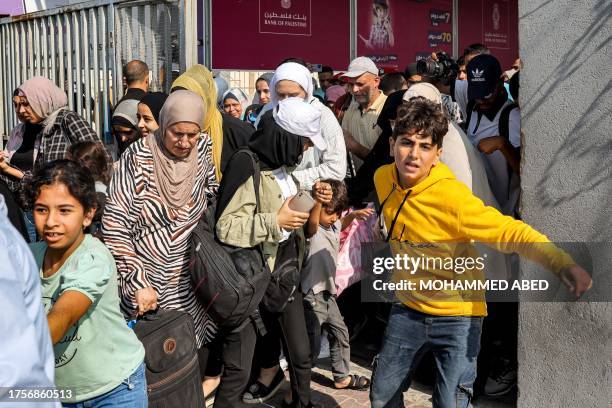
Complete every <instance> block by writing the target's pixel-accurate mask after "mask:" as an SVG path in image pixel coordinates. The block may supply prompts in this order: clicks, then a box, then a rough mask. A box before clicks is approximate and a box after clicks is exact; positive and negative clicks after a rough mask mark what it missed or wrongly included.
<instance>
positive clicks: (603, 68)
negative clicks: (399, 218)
mask: <svg viewBox="0 0 612 408" xmlns="http://www.w3.org/2000/svg"><path fill="white" fill-rule="evenodd" d="M519 43H520V55H521V57H522V58H523V61H524V64H525V68H524V71H522V72H521V89H520V92H521V95H520V103H521V106H522V118H523V123H522V125H523V131H524V139H523V146H524V150H523V163H522V191H523V193H522V214H523V216H524V219H525V220H526V221H527V222H528V223H530V224H531V225H533V226H534V227H536V228H537V229H539V230H541V231H542V232H544V233H545V234H547V235H548V236H549V237H550V238H551V239H552V240H555V241H558V242H564V241H580V242H589V241H604V242H606V241H607V242H608V244H607V246H605V247H604V249H603V250H599V251H595V253H594V254H593V269H594V273H595V275H594V276H600V277H601V278H600V279H599V282H601V281H602V280H603V279H602V278H603V277H605V275H608V276H609V275H612V251H610V247H611V246H610V244H609V243H611V242H612V228H611V227H612V221H611V220H612V211H611V208H612V205H611V204H612V199H611V197H612V177H611V175H612V174H611V168H612V154H611V151H612V108H611V104H612V102H611V100H612V99H611V98H612V53H611V48H612V2H610V1H609V0H598V1H586V0H581V1H576V0H519ZM600 248H601V246H600ZM522 267H523V268H524V269H525V272H527V273H528V274H529V272H530V271H529V267H528V266H527V265H526V264H523V265H522ZM598 274H599V275H598ZM594 282H595V284H597V283H598V280H597V279H594ZM519 319H520V320H519V350H518V352H519V400H518V406H519V407H529V408H531V407H544V406H546V407H562V406H563V407H603V406H606V407H609V406H610V405H609V404H610V401H612V304H611V303H545V304H544V303H522V304H521V305H520V317H519Z"/></svg>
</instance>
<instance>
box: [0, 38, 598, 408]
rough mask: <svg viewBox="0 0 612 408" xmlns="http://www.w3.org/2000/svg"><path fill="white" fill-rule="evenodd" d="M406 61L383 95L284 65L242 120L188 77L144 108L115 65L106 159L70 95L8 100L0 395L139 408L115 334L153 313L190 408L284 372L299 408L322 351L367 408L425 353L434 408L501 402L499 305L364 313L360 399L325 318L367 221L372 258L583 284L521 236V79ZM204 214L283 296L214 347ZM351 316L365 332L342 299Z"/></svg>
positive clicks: (385, 396) (216, 88)
mask: <svg viewBox="0 0 612 408" xmlns="http://www.w3.org/2000/svg"><path fill="white" fill-rule="evenodd" d="M390 41H392V39H391V40H390ZM423 62H425V64H423ZM423 62H419V63H416V62H415V63H413V64H410V65H409V66H408V67H407V68H406V70H405V71H404V72H388V73H385V74H383V73H382V71H381V70H380V69H379V67H377V66H376V64H375V63H374V62H373V61H372V60H371V59H369V58H367V57H358V58H356V59H354V60H353V61H351V63H350V64H349V66H348V67H346V68H347V69H346V70H344V72H337V71H334V70H333V69H332V68H331V67H328V66H323V67H322V68H321V69H320V70H319V71H320V72H318V73H317V75H316V77H317V78H316V79H318V82H317V80H315V76H314V75H313V72H312V70H313V66H312V65H309V64H308V63H307V62H305V61H303V60H301V59H299V58H289V59H287V60H285V61H282V62H281V63H280V64H279V65H278V66H277V67H276V69H275V70H274V72H269V73H265V74H263V75H261V77H259V78H258V79H257V81H256V83H255V90H256V92H255V95H254V97H253V98H252V99H251V100H249V97H248V96H247V94H246V93H245V92H244V91H243V90H241V89H239V88H231V89H230V88H229V86H228V85H227V82H226V81H224V80H223V79H222V78H221V77H214V76H213V74H212V73H211V72H210V71H209V70H208V69H207V68H206V67H204V66H202V65H195V66H193V67H190V68H189V69H188V70H187V71H186V72H184V73H183V74H182V75H180V76H179V77H178V78H177V79H176V80H175V81H174V82H173V84H172V87H171V90H170V94H169V95H168V94H165V93H163V92H151V91H150V90H149V89H148V84H149V78H148V76H149V69H148V67H147V65H146V64H145V63H144V62H142V61H137V60H135V61H131V62H129V63H127V64H126V65H125V67H124V72H123V75H124V80H125V85H126V87H127V90H126V93H125V95H124V96H123V97H122V98H121V99H120V100H119V101H118V102H117V103H116V104H115V106H114V107H113V110H112V122H111V126H112V133H113V135H114V138H115V140H114V143H113V145H112V146H105V145H104V144H103V143H102V140H101V138H100V136H99V135H98V134H96V132H95V131H94V130H93V129H92V127H91V125H90V124H89V123H87V121H85V120H84V119H83V118H82V117H81V116H80V115H79V114H78V113H76V112H74V111H73V110H71V109H69V108H68V101H67V96H66V93H67V92H68V93H70V92H71V90H69V89H68V90H63V89H60V88H59V87H58V86H57V85H56V84H54V83H53V82H52V81H50V80H49V79H47V78H44V77H34V78H31V79H29V80H27V81H25V82H24V83H23V84H22V85H20V86H19V87H18V88H17V89H16V90H15V91H14V93H13V95H12V101H13V105H14V108H15V113H16V115H17V117H18V119H19V122H20V123H19V124H18V125H17V126H16V127H15V128H14V129H13V130H12V132H11V134H10V136H9V138H8V143H7V144H6V148H5V150H4V151H3V152H0V187H2V188H1V192H2V197H3V198H0V241H2V243H3V245H0V248H2V249H1V250H2V251H3V252H4V254H5V255H6V256H3V258H2V259H6V260H7V263H6V264H4V265H2V266H0V273H2V276H0V292H1V296H0V305H2V309H3V310H4V312H5V315H6V316H9V321H10V322H9V323H6V326H5V323H2V325H0V327H2V331H3V338H2V340H0V344H2V345H3V347H2V351H0V366H2V367H9V368H7V369H6V370H5V369H4V368H3V369H2V370H1V371H2V372H0V386H3V387H20V386H54V385H55V386H57V387H58V388H59V389H70V390H73V393H71V395H69V396H68V395H64V396H63V397H64V398H62V401H61V402H62V404H63V406H67V407H83V406H92V407H96V406H109V407H110V406H113V407H114V406H116V407H145V406H147V381H146V376H145V371H146V368H147V367H146V364H145V348H143V345H142V344H141V342H140V340H139V338H138V337H137V336H136V334H135V333H134V330H132V328H131V325H128V321H133V320H136V321H138V318H139V316H143V315H145V314H147V313H152V312H154V311H156V310H160V309H161V310H180V311H183V312H186V313H188V314H189V316H190V317H191V319H192V320H193V323H194V328H195V339H194V341H195V343H196V344H197V348H198V349H197V360H198V365H199V371H200V379H201V382H202V393H203V395H204V397H205V398H206V404H207V406H214V407H217V408H223V407H235V406H238V405H239V403H240V402H243V403H247V404H248V403H261V402H265V401H268V400H269V399H270V398H272V397H273V396H274V395H275V394H276V393H277V392H278V391H279V389H280V388H281V386H282V384H283V382H284V381H286V380H285V372H284V371H285V369H286V371H288V374H289V379H290V388H289V391H288V392H287V393H286V394H285V395H284V398H283V406H287V407H310V406H312V402H311V389H310V381H311V371H312V368H313V366H314V365H315V364H317V359H318V356H319V354H320V351H321V348H322V347H321V344H322V342H321V340H322V337H326V340H328V341H327V343H328V345H329V346H328V347H329V354H330V358H331V367H332V373H333V387H334V388H337V389H343V388H349V389H355V390H363V391H366V390H368V389H369V392H370V401H371V403H372V406H373V407H391V406H393V407H397V406H403V397H402V395H403V392H404V391H406V390H407V389H408V387H409V386H410V383H411V380H412V378H413V376H414V374H415V369H416V367H417V365H418V363H419V361H420V359H421V358H422V357H423V355H424V354H425V353H426V352H431V354H432V355H433V363H432V364H435V370H436V372H437V376H436V380H435V386H434V392H433V404H434V406H436V407H451V406H452V407H455V406H458V407H459V406H460V407H467V406H469V404H470V401H471V400H472V399H473V397H474V394H475V387H474V383H475V381H476V373H477V367H478V368H479V369H480V368H483V367H484V370H483V373H484V378H485V380H484V381H483V387H482V388H483V392H485V393H487V394H490V395H501V394H504V393H506V392H508V391H509V390H510V389H511V388H512V387H513V385H514V384H515V382H516V364H517V363H516V335H517V325H516V321H517V317H516V315H517V307H516V304H512V303H508V304H494V303H491V304H489V305H487V304H486V303H485V302H484V301H482V300H481V301H476V300H474V301H472V300H457V299H453V298H452V294H447V295H448V296H450V298H447V299H446V300H438V299H439V298H435V297H431V296H428V295H427V294H422V293H406V292H399V291H398V293H397V294H396V295H397V302H396V303H393V305H392V306H389V308H387V309H383V310H385V312H384V314H385V316H384V320H385V321H386V322H387V326H386V330H385V334H384V336H380V344H379V345H380V349H379V350H378V355H377V357H376V359H375V363H374V369H373V374H372V378H367V377H364V376H361V375H358V374H355V373H354V372H353V371H352V370H351V344H350V339H351V334H353V335H356V334H357V333H356V331H355V328H354V327H352V326H349V325H347V323H346V322H345V320H344V318H343V313H342V310H341V309H342V308H341V307H340V306H339V301H338V300H339V299H338V295H337V285H336V279H335V277H336V268H337V262H338V256H339V252H340V250H341V248H342V246H343V245H345V244H346V242H345V241H344V240H346V239H347V238H346V237H347V234H345V232H346V231H348V230H349V229H350V228H353V227H354V226H355V225H360V224H365V223H368V222H369V221H368V220H372V218H376V219H377V224H378V225H379V226H380V231H379V235H380V237H379V239H380V240H381V241H383V242H389V243H393V242H398V243H406V242H409V243H437V242H440V243H442V242H443V243H448V242H471V241H479V242H486V243H489V244H490V245H491V246H492V247H495V249H497V250H498V251H500V252H496V254H497V255H492V256H491V262H490V264H492V265H494V266H493V267H491V268H494V269H495V271H494V272H495V273H497V274H498V275H500V276H503V277H504V278H507V279H510V278H511V277H513V276H516V262H515V261H514V260H513V258H511V257H508V256H506V255H503V254H502V253H506V254H507V253H513V252H519V253H521V255H524V256H526V257H528V258H530V259H534V260H537V261H538V262H540V263H542V264H544V266H546V267H547V268H548V269H550V270H551V271H552V272H553V273H555V274H557V275H558V276H559V278H560V279H561V280H562V281H563V282H564V283H565V284H566V285H567V286H568V288H569V290H570V291H571V292H572V293H574V294H575V295H576V296H580V295H581V294H582V293H584V292H585V291H586V290H588V289H589V287H590V283H591V280H590V277H589V275H588V274H587V272H586V271H584V269H582V268H581V267H580V266H578V265H576V264H575V262H574V261H573V260H572V258H571V257H570V256H569V255H567V254H566V253H565V252H563V251H562V250H560V249H558V248H557V247H556V246H554V245H553V244H552V243H550V242H549V241H548V239H547V238H546V236H544V235H543V234H541V233H539V232H537V231H535V230H534V229H532V228H531V227H529V226H528V225H527V224H525V223H524V222H522V221H521V220H520V214H519V213H518V210H517V203H518V199H519V192H520V182H519V180H520V143H521V126H520V107H519V105H518V101H519V98H518V84H519V82H518V81H519V75H520V69H521V67H522V65H521V62H520V60H517V61H516V62H515V64H514V65H513V67H512V69H510V70H507V71H503V70H502V68H501V65H500V63H499V61H498V60H497V59H496V58H495V57H494V56H493V55H491V54H490V52H489V50H488V49H487V48H486V47H484V46H482V45H480V44H474V45H472V46H470V47H469V48H468V49H466V50H465V52H464V53H463V55H462V56H461V57H460V58H459V59H458V60H457V61H454V60H452V59H451V58H450V57H448V56H447V55H445V54H444V53H436V54H432V56H431V57H430V58H429V59H427V61H423ZM428 66H436V67H437V68H439V69H435V70H431V69H428ZM245 149H248V151H249V152H250V153H251V154H253V155H254V157H256V158H257V160H256V162H254V163H255V164H252V165H250V164H249V162H248V161H246V160H245V159H244V157H245V156H243V155H241V153H243V152H244V150H245ZM304 196H306V198H305V199H304V200H302V198H303V197H304ZM297 198H300V200H297ZM298 201H299V203H298ZM305 201H306V202H309V204H310V205H309V206H307V207H302V204H303V203H304V202H305ZM368 203H374V204H373V205H371V204H370V205H368ZM210 211H213V212H214V220H215V226H214V235H215V237H216V240H218V242H219V243H220V244H223V245H225V246H227V247H232V248H260V250H261V253H262V254H263V259H264V268H265V269H266V270H269V272H270V274H271V275H273V276H276V275H279V274H283V275H282V279H285V281H283V282H284V283H287V282H289V286H290V287H292V288H293V289H292V290H291V291H289V292H287V294H285V295H281V299H280V301H279V299H278V293H285V292H282V291H281V292H275V296H276V298H274V299H272V298H271V297H272V295H271V294H270V293H271V292H272V291H271V290H267V291H266V293H265V294H264V295H263V300H262V301H261V303H260V304H259V307H258V308H257V313H256V314H254V316H255V317H252V316H251V317H249V319H247V320H245V321H244V323H242V324H240V325H239V326H237V327H232V328H230V329H228V328H227V327H226V325H225V322H223V321H218V320H216V319H215V318H214V317H213V316H212V315H211V314H210V313H209V309H208V307H209V306H210V305H207V304H206V303H205V302H203V300H202V299H200V298H198V296H197V292H196V290H195V288H194V284H193V283H192V279H191V274H192V268H193V259H192V239H193V237H192V232H193V231H194V229H195V228H197V227H198V224H199V222H200V220H201V219H202V218H203V217H204V216H205V214H206V213H207V212H210ZM11 225H12V226H11ZM368 225H370V224H368ZM16 231H19V233H20V234H21V237H19V236H18V235H19V234H18V233H17V232H16ZM25 242H29V243H30V244H29V249H28V248H27V247H26V246H25V245H26V244H25ZM531 243H546V245H527V244H531ZM400 247H401V248H405V247H404V246H400ZM448 255H449V256H453V253H449V254H448ZM486 272H487V273H489V272H490V271H488V270H487V271H486ZM423 273H428V274H431V275H434V276H440V277H442V278H445V277H446V278H448V276H446V275H444V272H443V271H438V270H429V271H423ZM474 273H475V274H476V276H477V277H479V276H480V277H481V278H482V274H483V273H484V271H482V270H479V271H475V272H474ZM479 273H480V274H481V275H478V274H479ZM270 285H271V284H270ZM283 296H284V297H283ZM351 308H354V309H355V310H357V311H358V313H362V314H363V315H364V317H367V315H368V314H369V313H370V311H368V310H367V309H368V307H367V306H364V305H363V304H361V303H360V302H359V299H357V300H356V301H355V302H353V304H351ZM487 310H488V311H489V316H488V317H487V318H486V319H485V317H486V316H487ZM5 321H6V319H3V322H5ZM483 322H484V327H483ZM136 324H138V323H136ZM262 327H263V329H262ZM481 334H482V343H481ZM353 337H354V336H353ZM481 344H482V346H481ZM481 349H482V353H481ZM77 351H78V352H77ZM479 355H482V356H484V357H486V358H485V360H486V361H485V362H484V363H483V362H482V361H480V362H479ZM26 356H27V358H26ZM481 360H482V358H481ZM11 361H12V362H13V363H11ZM281 361H285V362H286V363H287V367H284V366H283V364H281ZM9 372H10V375H9V374H8V373H9ZM0 394H1V391H0Z"/></svg>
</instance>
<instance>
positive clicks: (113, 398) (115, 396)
mask: <svg viewBox="0 0 612 408" xmlns="http://www.w3.org/2000/svg"><path fill="white" fill-rule="evenodd" d="M148 405H149V400H148V397H147V379H146V377H145V364H144V362H143V363H142V364H140V365H139V366H138V368H137V369H136V371H134V372H133V373H132V374H131V375H130V376H129V377H128V378H126V379H125V380H123V382H122V383H121V384H119V385H118V386H117V387H115V388H113V389H112V390H110V391H109V392H107V393H106V394H102V395H100V396H99V397H95V398H91V399H88V400H86V401H81V402H77V403H73V404H69V403H63V404H62V406H63V407H64V408H98V407H100V408H114V407H117V408H147V407H148Z"/></svg>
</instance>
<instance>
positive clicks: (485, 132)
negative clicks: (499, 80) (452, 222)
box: [455, 81, 521, 215]
mask: <svg viewBox="0 0 612 408" xmlns="http://www.w3.org/2000/svg"><path fill="white" fill-rule="evenodd" d="M455 99H456V101H457V103H458V105H459V108H460V109H461V112H462V114H463V115H464V117H466V118H467V103H468V98H467V81H456V82H455ZM511 103H512V102H511V101H506V102H505V103H504V105H503V106H502V107H501V109H500V110H499V111H498V112H497V114H496V115H495V117H494V118H493V120H489V118H488V117H487V116H486V115H484V114H483V115H479V114H478V112H477V111H473V112H472V115H471V118H470V123H469V124H468V128H467V132H466V133H467V136H468V139H469V140H470V141H471V142H472V145H473V146H474V147H475V148H478V143H479V142H480V141H481V140H482V139H486V138H488V137H492V136H499V117H500V115H501V112H502V110H503V109H504V108H505V107H506V106H507V105H509V104H511ZM479 116H480V122H479V121H478V117H479ZM508 139H509V141H510V144H511V145H512V146H514V147H516V148H518V147H520V146H521V112H520V110H519V109H518V108H515V109H512V111H510V116H509V122H508ZM481 154H482V157H483V160H484V163H485V169H486V171H487V177H488V179H489V184H490V186H491V190H492V191H493V194H494V195H495V198H496V199H497V202H498V203H499V205H500V206H501V209H502V212H503V213H504V214H509V215H512V213H513V212H514V208H515V207H516V203H517V201H518V195H519V192H520V182H519V179H518V175H517V174H516V173H514V172H512V171H511V170H509V168H508V162H507V161H506V158H505V157H504V155H503V154H502V153H501V152H500V151H499V150H498V151H495V152H493V153H491V154H484V153H481Z"/></svg>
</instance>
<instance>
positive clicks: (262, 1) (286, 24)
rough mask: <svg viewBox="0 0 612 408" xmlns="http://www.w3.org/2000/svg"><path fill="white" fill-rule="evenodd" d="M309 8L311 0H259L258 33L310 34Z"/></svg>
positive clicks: (310, 7)
mask: <svg viewBox="0 0 612 408" xmlns="http://www.w3.org/2000/svg"><path fill="white" fill-rule="evenodd" d="M311 9H312V3H311V0H305V1H300V2H295V3H294V2H292V1H291V0H286V1H281V2H280V3H279V1H278V0H259V33H260V34H285V35H307V36H310V35H311V34H312V31H311V26H310V23H311V20H312V19H311Z"/></svg>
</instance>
